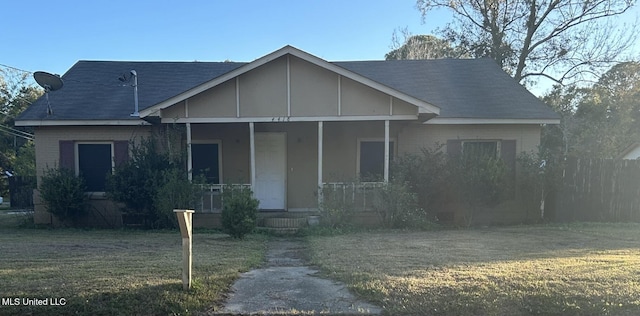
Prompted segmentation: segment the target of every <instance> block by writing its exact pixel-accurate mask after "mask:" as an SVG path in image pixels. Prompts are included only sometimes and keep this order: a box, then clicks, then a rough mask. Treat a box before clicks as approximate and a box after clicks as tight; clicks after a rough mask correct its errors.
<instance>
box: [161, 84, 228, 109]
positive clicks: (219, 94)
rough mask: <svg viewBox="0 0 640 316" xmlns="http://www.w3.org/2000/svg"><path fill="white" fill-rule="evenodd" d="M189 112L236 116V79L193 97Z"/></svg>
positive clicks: (190, 101) (190, 100)
mask: <svg viewBox="0 0 640 316" xmlns="http://www.w3.org/2000/svg"><path fill="white" fill-rule="evenodd" d="M188 112H189V117H236V115H237V107H236V81H235V80H229V81H227V82H224V83H222V84H220V85H219V86H217V87H214V88H212V89H210V90H208V91H205V92H202V93H200V94H198V95H195V96H193V97H191V98H190V99H189V106H188ZM163 115H164V113H163Z"/></svg>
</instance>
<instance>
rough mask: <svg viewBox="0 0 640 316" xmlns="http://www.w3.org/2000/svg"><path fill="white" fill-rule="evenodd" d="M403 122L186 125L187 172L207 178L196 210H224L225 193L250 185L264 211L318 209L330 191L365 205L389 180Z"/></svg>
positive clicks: (361, 206)
mask: <svg viewBox="0 0 640 316" xmlns="http://www.w3.org/2000/svg"><path fill="white" fill-rule="evenodd" d="M405 124H408V123H407V122H390V121H388V120H387V121H367V122H292V123H249V124H242V123H226V124H187V132H186V140H185V141H186V143H187V146H186V148H187V156H188V160H187V162H188V164H187V168H188V170H189V177H190V179H192V180H193V179H199V180H200V181H201V180H203V179H206V181H207V182H208V183H207V184H206V185H203V186H202V193H201V198H200V203H199V204H200V205H199V209H198V210H197V211H198V212H203V213H215V212H219V211H220V210H221V209H222V208H223V205H224V201H223V198H222V193H223V192H224V190H225V188H229V187H234V186H241V187H248V188H251V189H252V191H253V192H254V195H255V197H256V198H257V199H258V200H259V201H260V209H261V211H263V212H317V211H318V209H319V206H320V205H322V203H323V196H324V195H325V193H324V192H326V191H327V190H331V191H335V193H332V195H331V196H332V197H333V196H335V195H336V194H338V193H339V194H342V198H341V199H344V200H346V199H347V198H349V199H352V200H353V201H354V203H355V204H356V205H357V207H356V208H357V209H358V210H367V209H369V208H370V207H369V206H370V204H371V203H372V200H371V194H370V193H371V190H373V189H374V188H377V187H380V185H382V184H383V183H385V182H387V181H388V180H389V165H390V161H391V159H392V158H393V157H394V155H396V153H397V144H398V139H397V135H398V132H399V131H400V129H402V127H403V126H404V125H405ZM247 180H248V181H247ZM364 180H367V181H364Z"/></svg>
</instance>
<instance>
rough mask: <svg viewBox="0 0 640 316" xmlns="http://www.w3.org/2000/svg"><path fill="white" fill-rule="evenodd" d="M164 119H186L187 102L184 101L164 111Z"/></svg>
mask: <svg viewBox="0 0 640 316" xmlns="http://www.w3.org/2000/svg"><path fill="white" fill-rule="evenodd" d="M162 117H168V118H173V119H176V118H183V117H185V102H184V101H182V102H180V103H177V104H175V105H173V106H171V107H168V108H166V109H164V110H162Z"/></svg>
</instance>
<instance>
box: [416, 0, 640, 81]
mask: <svg viewBox="0 0 640 316" xmlns="http://www.w3.org/2000/svg"><path fill="white" fill-rule="evenodd" d="M634 4H635V0H595V1H584V0H540V1H538V0H513V1H506V0H482V1H481V0H417V7H418V9H419V11H420V12H421V14H422V17H423V18H425V17H426V16H427V14H428V13H429V12H430V11H431V10H433V9H438V8H446V9H449V10H450V11H452V12H453V14H454V21H453V22H451V23H449V24H448V25H447V26H446V27H445V28H444V30H442V33H443V34H444V37H445V38H446V39H448V40H449V41H451V42H452V43H454V44H456V45H457V46H459V47H461V48H464V49H465V50H467V51H468V52H469V53H470V54H471V55H472V56H475V57H491V58H493V59H494V60H495V61H496V62H497V63H498V64H499V65H500V66H501V67H502V68H503V69H504V70H505V71H507V72H508V73H509V74H511V75H512V76H513V77H514V79H515V80H516V81H518V82H527V81H531V80H534V79H535V78H540V77H544V78H548V79H550V80H552V81H554V82H556V83H559V84H565V83H568V82H576V81H580V80H583V79H585V78H586V77H587V76H588V75H596V76H597V75H599V74H600V73H601V72H602V71H603V70H604V69H606V68H608V67H610V66H611V65H612V64H613V63H615V62H616V61H617V59H618V58H619V57H621V56H622V55H623V54H624V53H625V52H627V51H628V50H629V49H630V48H631V46H632V45H633V44H634V40H635V38H636V33H637V32H636V31H635V29H636V27H635V25H633V26H631V27H629V26H620V27H616V26H615V25H614V23H613V19H614V18H616V17H618V16H620V15H622V14H623V13H625V12H626V11H627V10H629V9H630V8H631V7H632V6H633V5H634Z"/></svg>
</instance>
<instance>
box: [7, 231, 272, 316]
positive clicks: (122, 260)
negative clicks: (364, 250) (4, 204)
mask: <svg viewBox="0 0 640 316" xmlns="http://www.w3.org/2000/svg"><path fill="white" fill-rule="evenodd" d="M265 241H266V237H264V236H261V235H252V236H248V237H247V238H245V240H241V241H239V240H234V239H231V238H229V237H227V235H223V234H218V233H214V232H195V233H194V237H193V287H192V289H191V290H190V291H183V290H182V281H181V276H182V274H181V273H182V270H181V269H182V242H181V237H180V232H179V231H177V230H175V231H129V230H74V229H54V230H49V229H9V228H6V227H5V228H0V297H2V298H5V299H6V298H11V299H14V298H19V299H20V300H22V299H23V298H38V299H48V301H49V302H52V299H54V300H56V301H57V302H58V303H59V302H60V299H64V302H65V303H66V304H65V305H64V306H60V305H58V306H51V304H50V303H49V305H48V306H7V304H3V305H4V306H3V305H0V315H188V314H198V313H200V312H203V311H206V310H210V309H212V308H215V307H219V306H220V305H221V303H222V302H223V300H224V295H225V293H226V292H227V290H228V288H229V287H230V285H231V284H232V282H233V281H234V280H235V279H236V278H237V277H238V275H239V273H240V272H243V271H247V270H248V269H250V268H251V267H255V266H257V265H259V264H260V263H262V261H263V258H264V251H265ZM5 303H7V302H5Z"/></svg>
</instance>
